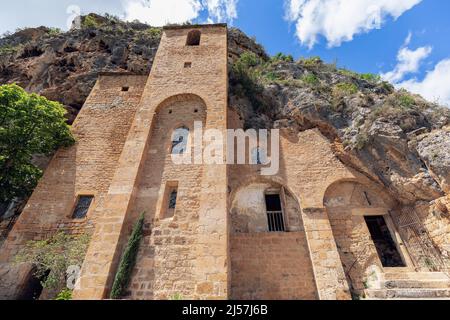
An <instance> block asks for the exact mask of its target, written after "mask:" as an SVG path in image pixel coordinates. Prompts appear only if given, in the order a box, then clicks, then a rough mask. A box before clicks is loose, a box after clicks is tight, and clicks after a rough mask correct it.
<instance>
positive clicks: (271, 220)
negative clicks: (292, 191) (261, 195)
mask: <svg viewBox="0 0 450 320" xmlns="http://www.w3.org/2000/svg"><path fill="white" fill-rule="evenodd" d="M265 198H266V210H267V221H268V224H269V231H270V232H285V231H286V228H285V225H284V217H283V210H282V208H281V198H280V195H279V194H266V196H265Z"/></svg>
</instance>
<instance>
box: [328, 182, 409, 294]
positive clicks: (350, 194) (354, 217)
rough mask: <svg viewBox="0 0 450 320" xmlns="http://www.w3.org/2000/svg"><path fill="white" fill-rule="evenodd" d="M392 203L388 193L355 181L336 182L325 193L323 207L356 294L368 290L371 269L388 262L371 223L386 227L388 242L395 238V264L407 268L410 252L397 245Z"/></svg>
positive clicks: (345, 270)
mask: <svg viewBox="0 0 450 320" xmlns="http://www.w3.org/2000/svg"><path fill="white" fill-rule="evenodd" d="M393 203H394V202H393V200H392V199H391V198H390V197H389V196H388V195H387V194H386V193H385V192H383V191H381V190H379V189H377V188H374V187H371V186H368V185H364V184H361V183H359V182H357V181H353V180H350V181H348V180H344V181H338V182H335V183H333V184H332V185H330V186H329V187H328V189H327V191H326V192H325V196H324V206H325V207H326V209H327V213H328V217H329V220H330V225H331V228H332V231H333V235H334V238H335V241H336V244H337V247H338V252H339V255H340V258H341V261H342V264H343V268H344V272H345V274H346V276H347V279H349V281H350V283H351V285H352V287H353V290H354V291H355V292H357V293H359V292H361V291H363V290H364V289H366V287H367V279H368V277H369V276H370V274H369V273H370V272H371V271H370V270H373V268H374V267H376V268H378V269H380V270H382V268H383V264H386V261H385V260H384V257H383V256H382V254H383V252H380V250H382V249H381V246H380V245H379V243H377V242H376V241H375V242H374V238H375V235H374V234H373V230H372V226H373V225H375V227H376V226H377V224H376V223H379V224H381V225H382V226H381V227H380V228H384V229H383V230H384V236H385V237H386V238H387V240H386V241H388V240H389V237H391V238H392V241H393V243H389V245H391V246H393V248H392V250H393V253H392V254H393V255H396V254H398V257H397V256H395V259H397V258H398V259H400V260H399V261H400V262H398V263H397V264H396V266H399V267H405V266H406V262H408V263H409V262H410V260H409V259H408V256H407V253H406V252H404V251H401V249H400V248H399V247H398V246H397V242H400V241H401V240H400V239H399V238H398V237H397V236H398V235H397V234H396V232H395V226H394V224H393V222H392V220H391V217H390V209H391V207H392V205H393ZM380 230H381V229H380ZM395 250H398V251H397V252H395ZM382 260H383V261H382ZM404 260H407V261H404ZM385 266H386V265H385Z"/></svg>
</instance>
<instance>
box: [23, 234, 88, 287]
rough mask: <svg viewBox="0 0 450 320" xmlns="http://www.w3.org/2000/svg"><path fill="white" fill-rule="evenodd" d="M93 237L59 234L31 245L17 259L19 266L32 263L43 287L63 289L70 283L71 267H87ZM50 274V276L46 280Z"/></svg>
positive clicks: (29, 242) (29, 243)
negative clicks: (82, 265) (68, 280)
mask: <svg viewBox="0 0 450 320" xmlns="http://www.w3.org/2000/svg"><path fill="white" fill-rule="evenodd" d="M89 240H90V236H89V235H87V234H82V235H69V234H66V233H64V232H59V233H57V234H55V235H53V236H52V237H51V238H49V239H46V240H37V241H28V242H27V243H26V244H25V246H24V247H23V248H22V249H21V250H20V251H19V253H18V254H17V255H16V256H15V262H16V263H31V264H32V265H33V266H34V267H35V273H34V275H35V276H36V278H38V279H42V287H44V288H47V289H59V288H60V287H62V286H64V284H65V283H66V281H67V273H66V272H67V269H68V268H69V266H79V267H81V264H82V263H83V260H84V257H85V255H86V251H87V247H88V245H89ZM47 274H48V276H46V275H47Z"/></svg>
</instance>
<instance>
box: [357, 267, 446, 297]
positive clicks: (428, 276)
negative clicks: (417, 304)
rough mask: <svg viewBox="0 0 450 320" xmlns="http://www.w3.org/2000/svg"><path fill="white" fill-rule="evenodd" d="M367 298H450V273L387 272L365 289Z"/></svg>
mask: <svg viewBox="0 0 450 320" xmlns="http://www.w3.org/2000/svg"><path fill="white" fill-rule="evenodd" d="M364 293H365V299H366V300H379V299H381V300H383V299H386V300H390V299H392V300H419V299H432V300H436V299H446V300H450V275H447V274H445V273H442V272H387V273H384V274H381V275H380V279H379V281H378V283H377V284H376V285H375V286H374V287H372V286H371V287H370V288H369V289H366V290H365V291H364Z"/></svg>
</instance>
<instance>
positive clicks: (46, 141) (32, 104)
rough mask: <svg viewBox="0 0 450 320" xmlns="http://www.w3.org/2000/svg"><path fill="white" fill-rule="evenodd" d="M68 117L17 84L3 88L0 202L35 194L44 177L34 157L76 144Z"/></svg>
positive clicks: (0, 104) (55, 105)
mask: <svg viewBox="0 0 450 320" xmlns="http://www.w3.org/2000/svg"><path fill="white" fill-rule="evenodd" d="M65 113H66V111H65V109H64V107H63V106H62V105H61V104H60V103H58V102H53V101H49V100H47V99H46V98H45V97H42V96H39V95H37V94H28V93H27V92H26V91H25V90H23V89H22V88H21V87H19V86H17V85H15V84H11V85H2V86H0V202H2V201H3V202H6V201H8V200H11V199H13V198H16V197H17V198H23V197H27V196H29V194H30V193H31V192H32V191H33V189H34V188H35V186H36V184H37V181H38V180H39V178H40V177H41V176H42V171H41V170H40V169H39V168H38V167H36V166H35V165H33V163H32V157H33V155H51V154H52V153H53V152H54V151H55V150H57V149H58V148H59V147H62V146H69V145H71V144H73V143H74V138H73V136H72V134H71V132H70V127H69V125H67V124H66V119H65V118H64V115H65Z"/></svg>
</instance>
